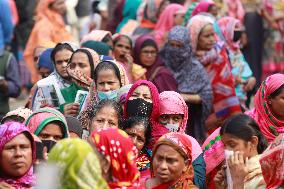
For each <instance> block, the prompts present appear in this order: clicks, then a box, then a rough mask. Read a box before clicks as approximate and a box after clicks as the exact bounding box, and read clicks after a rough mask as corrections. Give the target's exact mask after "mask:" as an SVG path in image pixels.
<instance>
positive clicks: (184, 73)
mask: <svg viewBox="0 0 284 189" xmlns="http://www.w3.org/2000/svg"><path fill="white" fill-rule="evenodd" d="M168 40H176V41H179V42H181V43H182V44H183V45H184V47H183V48H180V49H178V48H175V47H172V46H171V45H170V44H168V43H167V44H166V45H165V47H164V49H163V50H162V52H161V54H162V58H163V60H164V61H165V64H166V66H167V67H169V68H170V69H171V71H172V72H173V73H174V76H175V79H176V81H177V84H178V92H180V93H186V94H198V95H199V96H200V97H201V99H202V103H201V107H200V108H199V110H196V112H195V113H197V112H198V115H196V116H194V115H193V116H192V117H191V118H190V119H192V120H194V121H193V123H192V124H193V125H194V126H192V127H193V128H195V129H194V130H195V131H194V133H196V134H195V135H196V136H195V137H196V138H198V139H201V140H203V139H204V138H205V120H206V119H207V118H208V116H209V115H210V113H211V109H212V100H213V95H212V88H211V85H210V81H209V78H208V75H207V73H206V70H205V69H204V67H203V66H202V65H201V64H200V62H199V61H198V60H197V59H196V58H195V57H194V56H193V52H192V49H191V47H190V39H189V37H188V30H187V29H186V28H185V27H183V26H175V27H174V28H172V29H171V31H170V33H169V36H168ZM200 118H201V119H200Z"/></svg>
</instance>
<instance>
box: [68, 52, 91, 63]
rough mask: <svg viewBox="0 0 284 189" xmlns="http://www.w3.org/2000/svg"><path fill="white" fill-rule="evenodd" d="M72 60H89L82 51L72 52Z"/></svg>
mask: <svg viewBox="0 0 284 189" xmlns="http://www.w3.org/2000/svg"><path fill="white" fill-rule="evenodd" d="M73 60H80V62H83V61H84V62H86V61H89V59H88V55H86V54H85V53H83V52H76V53H74V54H73V56H72V61H73Z"/></svg>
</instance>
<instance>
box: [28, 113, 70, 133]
mask: <svg viewBox="0 0 284 189" xmlns="http://www.w3.org/2000/svg"><path fill="white" fill-rule="evenodd" d="M53 121H58V122H60V123H61V124H60V125H59V126H60V127H62V130H63V138H68V135H69V133H68V127H67V122H66V120H65V117H64V115H63V114H61V113H60V112H59V111H57V110H55V109H53V108H40V109H39V110H37V111H35V112H34V113H33V114H32V115H31V116H30V117H29V118H28V120H27V121H26V126H27V127H28V128H29V129H30V131H31V132H32V133H34V134H35V135H39V133H40V132H41V131H42V129H43V128H44V127H45V126H46V125H47V124H49V123H50V122H53Z"/></svg>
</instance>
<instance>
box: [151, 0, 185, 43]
mask: <svg viewBox="0 0 284 189" xmlns="http://www.w3.org/2000/svg"><path fill="white" fill-rule="evenodd" d="M183 10H184V7H183V6H182V5H180V4H176V3H172V4H169V5H168V6H167V7H166V8H165V10H164V11H163V12H162V13H161V15H160V17H159V19H158V22H157V24H156V26H155V29H154V30H155V39H156V42H157V43H158V45H159V46H160V45H161V44H162V42H163V40H164V39H163V38H164V36H165V33H167V32H169V31H170V30H171V28H172V27H174V15H175V14H176V13H177V12H178V11H183Z"/></svg>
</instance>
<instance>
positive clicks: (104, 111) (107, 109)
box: [96, 105, 117, 119]
mask: <svg viewBox="0 0 284 189" xmlns="http://www.w3.org/2000/svg"><path fill="white" fill-rule="evenodd" d="M96 117H104V118H109V119H114V118H115V117H116V118H117V112H116V110H115V109H114V108H113V107H111V106H110V105H106V106H103V107H102V108H101V109H100V110H99V111H98V112H97V113H96Z"/></svg>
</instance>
